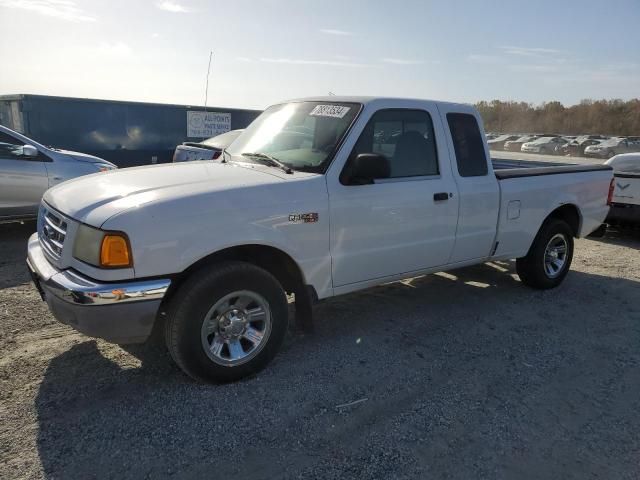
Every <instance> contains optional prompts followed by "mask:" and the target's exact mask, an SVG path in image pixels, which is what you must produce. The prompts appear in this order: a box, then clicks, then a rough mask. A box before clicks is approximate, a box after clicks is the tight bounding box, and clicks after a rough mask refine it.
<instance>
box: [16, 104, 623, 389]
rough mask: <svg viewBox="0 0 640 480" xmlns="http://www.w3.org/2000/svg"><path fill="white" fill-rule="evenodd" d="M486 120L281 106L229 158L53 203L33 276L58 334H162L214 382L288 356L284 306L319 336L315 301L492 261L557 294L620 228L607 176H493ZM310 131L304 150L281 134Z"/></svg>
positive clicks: (576, 168)
mask: <svg viewBox="0 0 640 480" xmlns="http://www.w3.org/2000/svg"><path fill="white" fill-rule="evenodd" d="M481 124H482V120H481V118H480V115H479V113H478V111H477V110H476V109H475V108H474V107H472V106H470V105H459V104H453V103H448V102H434V101H422V100H409V99H388V98H363V97H337V96H330V97H319V98H311V99H300V100H296V101H294V102H285V103H281V104H278V105H274V106H272V107H270V108H268V109H267V110H266V111H265V112H263V113H262V114H261V115H260V116H259V117H258V118H257V119H256V120H255V121H254V122H253V123H252V124H251V125H250V126H249V127H248V128H247V129H246V130H245V131H244V132H243V133H242V134H241V135H240V136H239V137H238V138H237V139H236V140H235V142H233V144H232V145H231V146H230V147H229V148H228V149H227V155H226V156H225V159H224V161H221V162H185V163H182V164H180V165H155V166H149V167H141V168H136V169H129V170H127V169H125V170H120V171H114V172H108V173H107V174H105V175H104V176H102V177H100V178H99V179H98V178H96V177H88V178H86V179H80V180H77V181H74V182H67V183H64V184H62V185H59V186H57V187H55V188H53V189H51V190H49V191H48V192H47V193H46V194H45V197H44V199H43V202H42V206H41V210H40V221H39V223H38V232H37V233H35V234H34V235H33V236H32V237H31V238H30V239H29V242H28V265H29V269H30V271H31V272H32V275H33V279H34V282H35V285H36V287H37V288H38V289H39V290H40V291H41V292H42V295H43V298H44V299H45V300H46V301H47V303H48V304H49V307H50V309H51V311H52V313H53V315H54V316H55V317H56V318H57V319H58V320H60V321H61V322H63V323H67V324H69V325H71V326H72V327H73V328H75V329H76V330H79V331H80V332H84V333H86V334H88V335H92V336H97V337H102V338H104V339H106V340H108V341H111V342H115V343H127V342H143V341H145V340H146V339H147V338H148V337H149V335H150V334H151V332H152V330H153V329H154V325H155V327H156V329H159V330H156V331H159V332H164V336H165V340H166V343H167V346H168V349H169V351H170V353H171V355H172V357H173V359H174V360H175V361H176V363H177V364H178V365H179V366H180V367H181V368H182V369H183V370H184V371H185V372H186V373H188V374H189V375H191V376H192V377H194V378H196V379H199V380H203V381H211V382H224V381H230V380H236V379H239V378H242V377H245V376H247V375H250V374H253V373H255V372H257V371H258V370H260V369H261V368H263V367H264V366H265V365H267V364H268V363H269V361H270V360H271V359H272V358H273V357H274V356H275V355H276V353H277V351H278V349H279V347H280V344H281V343H282V340H283V338H284V336H285V333H286V331H287V324H288V311H289V308H288V304H287V294H288V293H293V294H294V296H295V310H296V319H297V321H298V322H301V323H302V324H304V325H308V324H309V322H310V320H311V315H312V308H311V306H312V303H313V302H314V301H315V300H317V299H325V298H329V297H332V296H336V295H341V294H345V293H349V292H354V291H357V290H361V289H364V288H367V287H371V286H374V285H379V284H381V283H386V282H390V281H394V280H400V279H403V278H408V277H414V276H416V275H422V274H426V273H430V272H436V271H442V270H449V269H453V268H458V267H462V266H466V265H473V264H479V263H484V262H486V261H489V260H505V259H512V258H515V259H517V260H516V270H517V272H518V274H519V276H520V279H521V281H522V283H523V284H525V285H528V286H530V287H533V288H538V289H548V288H553V287H556V286H558V285H559V284H560V283H561V282H562V281H563V279H564V278H565V276H566V275H567V273H568V271H569V267H570V265H571V259H572V257H573V248H574V243H573V239H574V237H583V236H585V235H588V234H589V233H591V232H592V231H594V230H595V229H596V228H598V227H599V226H600V225H601V224H602V222H603V220H604V219H605V217H606V215H607V212H608V210H609V208H608V205H607V192H608V190H609V188H610V183H611V181H612V178H613V173H612V170H611V167H609V166H607V165H570V166H558V165H556V164H553V163H546V164H545V163H544V162H538V163H537V164H535V165H534V166H532V167H521V168H509V167H508V166H507V165H504V164H501V163H500V162H499V161H497V163H496V164H495V167H496V170H495V171H494V164H493V162H492V161H491V157H490V155H489V149H488V146H487V143H486V142H485V141H484V135H483V133H482V131H481V129H480V127H479V126H480V125H481ZM300 127H304V128H305V129H308V131H309V132H310V136H311V138H309V139H305V141H304V142H303V143H298V142H296V143H294V144H292V143H290V139H289V135H288V134H285V135H284V136H283V135H282V134H283V133H287V132H291V131H301V129H300ZM398 129H400V130H401V132H402V133H401V135H400V137H399V138H397V139H393V138H392V137H393V135H376V133H377V132H380V131H384V132H387V131H388V132H394V131H396V130H398ZM380 138H385V139H390V140H389V141H390V142H392V143H388V144H387V143H385V144H381V143H379V142H378V139H380ZM281 139H282V140H281ZM383 152H384V153H383ZM540 165H544V166H540ZM407 179H411V181H407ZM51 224H53V225H55V226H56V228H53V229H49V228H48V225H51Z"/></svg>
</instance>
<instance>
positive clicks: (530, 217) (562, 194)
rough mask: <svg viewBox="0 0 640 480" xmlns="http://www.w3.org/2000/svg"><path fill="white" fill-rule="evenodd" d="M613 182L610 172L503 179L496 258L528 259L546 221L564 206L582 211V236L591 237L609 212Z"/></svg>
mask: <svg viewBox="0 0 640 480" xmlns="http://www.w3.org/2000/svg"><path fill="white" fill-rule="evenodd" d="M610 181H611V172H610V171H608V170H600V171H591V172H580V173H564V174H563V173H560V174H556V175H540V176H531V177H515V178H508V179H503V180H500V181H499V182H498V184H499V186H500V218H499V223H498V236H497V240H498V242H499V244H498V248H497V250H496V252H495V255H494V258H519V257H523V256H525V255H526V254H527V252H528V251H529V248H530V247H531V244H532V242H533V240H534V238H535V236H536V234H537V232H538V230H539V229H540V226H541V225H542V223H543V222H544V220H545V219H546V218H547V217H548V216H549V215H550V214H551V213H552V212H553V211H554V210H556V209H557V208H559V207H561V206H562V205H567V204H569V205H574V206H576V208H577V209H578V212H579V216H580V226H579V232H578V237H584V236H586V235H588V234H590V233H591V232H593V231H594V230H595V229H596V228H598V227H599V226H600V225H601V224H602V222H603V221H604V219H605V217H606V216H607V212H608V211H609V207H608V206H607V194H608V191H609V183H610Z"/></svg>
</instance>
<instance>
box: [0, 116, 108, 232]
mask: <svg viewBox="0 0 640 480" xmlns="http://www.w3.org/2000/svg"><path fill="white" fill-rule="evenodd" d="M115 168H117V167H116V166H115V165H114V164H112V163H109V162H107V161H106V160H103V159H101V158H98V157H94V156H92V155H87V154H84V153H79V152H70V151H68V150H60V149H58V148H53V147H45V146H44V145H41V144H39V143H38V142H36V141H35V140H32V139H30V138H28V137H25V136H24V135H22V134H20V133H18V132H15V131H13V130H11V129H9V128H7V127H4V126H2V125H0V222H4V221H13V220H26V219H29V218H35V216H36V214H37V213H38V205H40V200H41V199H42V195H43V194H44V192H45V191H46V190H47V189H48V188H49V187H52V186H54V185H56V184H58V183H60V182H64V181H65V180H69V179H70V178H74V177H79V176H80V175H88V174H90V173H97V172H104V171H107V170H113V169H115Z"/></svg>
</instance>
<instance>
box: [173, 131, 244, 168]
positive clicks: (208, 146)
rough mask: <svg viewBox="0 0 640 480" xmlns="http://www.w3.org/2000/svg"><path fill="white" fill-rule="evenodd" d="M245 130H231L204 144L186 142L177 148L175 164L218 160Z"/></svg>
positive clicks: (204, 141)
mask: <svg viewBox="0 0 640 480" xmlns="http://www.w3.org/2000/svg"><path fill="white" fill-rule="evenodd" d="M243 131H244V130H230V131H228V132H226V133H221V134H220V135H216V136H215V137H211V138H208V139H206V140H203V141H202V142H184V143H183V144H182V145H178V146H177V147H176V151H175V152H174V153H173V162H174V163H176V162H191V161H194V160H216V159H217V158H218V157H220V155H222V151H223V150H224V149H225V148H227V147H228V146H229V145H231V144H232V143H233V141H234V140H235V139H236V138H238V136H239V135H240V134H241V133H242V132H243Z"/></svg>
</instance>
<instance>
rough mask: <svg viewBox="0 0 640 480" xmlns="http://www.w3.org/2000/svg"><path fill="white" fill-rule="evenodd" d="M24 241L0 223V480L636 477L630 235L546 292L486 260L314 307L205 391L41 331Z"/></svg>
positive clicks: (638, 388) (41, 310)
mask: <svg viewBox="0 0 640 480" xmlns="http://www.w3.org/2000/svg"><path fill="white" fill-rule="evenodd" d="M32 228H33V226H32V225H25V226H0V246H1V247H2V256H1V257H0V402H1V403H0V417H1V418H2V422H1V424H0V478H41V477H47V478H159V477H165V476H166V477H170V476H174V477H179V478H183V477H187V478H212V479H214V478H219V479H226V478H238V479H243V478H322V479H329V478H339V479H344V478H367V479H368V478H385V479H387V478H416V477H419V478H465V479H468V478H544V479H549V478H563V479H568V478H575V479H585V478H605V479H613V478H615V479H624V478H629V479H630V478H639V477H640V463H639V462H640V460H639V459H640V434H639V433H638V432H640V415H638V411H640V303H639V302H638V299H639V298H640V288H639V287H640V254H639V249H640V239H639V238H638V236H637V235H635V236H633V235H621V234H611V235H608V236H607V237H606V238H604V239H601V240H580V241H578V242H577V245H576V250H577V251H576V258H575V260H574V265H573V272H571V273H570V275H569V277H568V278H567V280H566V282H565V283H564V284H563V285H562V286H561V287H560V288H558V289H556V290H554V291H548V292H538V291H532V290H529V289H527V288H525V287H523V286H522V285H521V284H520V283H519V281H518V280H517V277H516V276H515V275H514V268H513V265H512V264H509V263H499V264H498V263H494V264H491V265H483V266H479V267H474V268H468V269H464V270H458V271H454V272H451V275H431V276H428V277H423V278H420V279H415V280H412V281H407V282H403V283H396V284H392V285H388V286H383V287H379V288H376V289H373V290H369V291H367V292H364V293H358V294H353V295H348V296H344V297H340V298H337V299H333V300H330V301H327V302H324V303H322V304H320V305H319V306H318V307H317V309H316V314H317V331H316V333H315V334H314V335H308V336H302V335H291V336H290V338H289V339H288V340H287V343H286V345H285V348H284V351H283V352H282V353H281V354H280V355H279V356H278V357H277V358H276V360H275V362H274V363H273V364H272V365H271V366H270V367H269V368H268V369H267V370H265V371H264V372H263V373H262V374H260V375H259V376H258V377H255V378H252V379H249V380H246V381H243V382H240V383H236V384H231V385H225V386H217V387H215V386H205V385H199V384H196V383H194V382H193V381H191V380H189V379H188V378H187V377H186V376H184V375H183V374H182V373H181V372H180V371H178V370H177V369H176V368H175V367H174V366H173V365H172V363H171V362H170V360H169V359H168V358H167V357H166V356H165V355H163V354H162V353H155V352H153V351H150V350H148V349H147V350H145V349H138V350H137V351H135V352H134V353H136V355H132V354H130V353H128V352H126V351H124V350H123V349H121V348H120V347H118V346H114V345H109V344H106V343H104V342H101V341H95V340H92V339H90V338H87V337H84V336H82V335H80V334H77V333H74V332H73V331H72V330H71V329H69V328H67V327H65V326H62V325H60V324H58V323H57V322H56V321H54V320H53V318H52V317H51V315H50V314H49V313H48V311H47V309H46V308H45V305H44V304H43V303H42V302H41V301H40V299H39V297H38V295H37V293H36V291H35V290H34V288H32V286H31V285H30V284H29V283H28V275H27V271H26V269H25V267H24V257H25V243H26V239H27V237H28V235H29V233H30V231H31V230H32ZM140 358H142V359H143V361H141V360H140ZM358 400H361V401H360V402H358V403H354V404H352V405H347V406H340V405H342V404H349V403H351V402H355V401H358Z"/></svg>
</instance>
